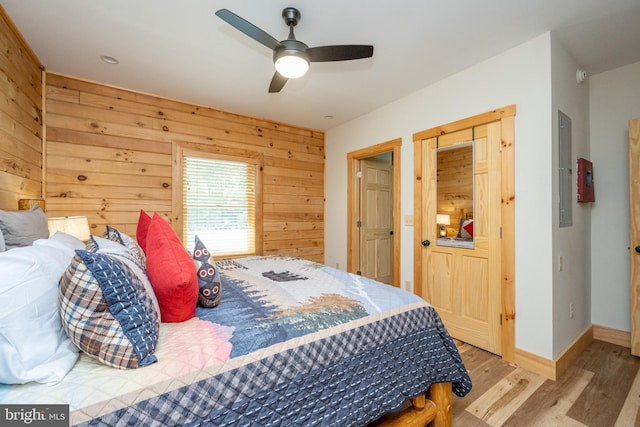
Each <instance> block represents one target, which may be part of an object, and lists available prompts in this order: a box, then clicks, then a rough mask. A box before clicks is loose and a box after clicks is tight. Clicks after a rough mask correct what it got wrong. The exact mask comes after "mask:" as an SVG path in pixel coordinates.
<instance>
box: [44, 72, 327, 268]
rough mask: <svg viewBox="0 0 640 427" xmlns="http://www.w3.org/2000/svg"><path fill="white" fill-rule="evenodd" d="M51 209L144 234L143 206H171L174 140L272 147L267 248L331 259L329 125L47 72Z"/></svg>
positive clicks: (95, 226)
mask: <svg viewBox="0 0 640 427" xmlns="http://www.w3.org/2000/svg"><path fill="white" fill-rule="evenodd" d="M46 83H47V84H46V108H47V112H46V126H47V129H46V130H47V150H46V155H45V158H46V162H45V165H46V175H45V182H46V185H45V189H46V190H45V191H46V202H47V211H48V214H49V216H62V215H86V216H87V217H88V218H89V223H90V225H91V227H92V232H93V233H94V234H101V233H102V232H103V230H104V226H105V225H107V224H109V225H112V226H114V227H116V228H119V229H121V230H122V231H124V232H125V233H127V234H130V235H132V236H135V229H136V224H137V220H138V215H139V212H140V209H141V208H142V209H144V210H145V211H147V212H149V213H152V212H158V213H160V214H161V215H163V216H164V217H165V218H167V220H169V221H170V222H172V223H173V222H174V221H173V220H174V219H175V218H177V215H179V212H173V213H172V186H173V183H172V163H173V158H172V143H174V142H178V143H179V142H190V143H199V144H206V145H210V146H212V147H215V146H228V147H233V148H240V149H246V150H252V151H257V152H260V153H262V154H263V155H264V171H263V178H264V183H263V184H264V185H263V203H264V204H263V210H262V211H263V221H264V222H263V223H264V235H263V242H264V250H263V253H264V254H282V255H291V256H301V257H304V258H307V259H312V260H316V261H318V262H323V261H324V133H323V132H319V131H314V130H309V129H303V128H298V127H294V126H289V125H284V124H280V123H274V122H270V121H266V120H260V119H256V118H251V117H245V116H241V115H237V114H231V113H227V112H223V111H219V110H215V109H212V108H206V107H202V106H196V105H191V104H187V103H183V102H178V101H174V100H170V99H165V98H160V97H156V96H151V95H146V94H141V93H137V92H132V91H128V90H124V89H119V88H114V87H110V86H106V85H102V84H96V83H91V82H87V81H83V80H78V79H74V78H69V77H67V76H62V75H58V74H54V73H47V75H46Z"/></svg>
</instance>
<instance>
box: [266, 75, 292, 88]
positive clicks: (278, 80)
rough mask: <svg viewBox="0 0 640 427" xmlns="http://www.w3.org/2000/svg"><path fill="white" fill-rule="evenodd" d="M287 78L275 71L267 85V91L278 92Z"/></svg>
mask: <svg viewBox="0 0 640 427" xmlns="http://www.w3.org/2000/svg"><path fill="white" fill-rule="evenodd" d="M287 80H289V79H288V78H286V77H285V76H283V75H282V74H280V73H278V72H277V71H276V72H275V74H274V75H273V78H272V79H271V84H270V85H269V93H276V92H280V89H282V88H283V87H284V84H285V83H286V82H287Z"/></svg>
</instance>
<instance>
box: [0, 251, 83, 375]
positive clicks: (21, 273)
mask: <svg viewBox="0 0 640 427" xmlns="http://www.w3.org/2000/svg"><path fill="white" fill-rule="evenodd" d="M71 253H73V252H71ZM71 258H72V256H70V255H69V251H67V250H61V249H57V248H54V247H51V246H45V245H36V246H25V247H20V248H15V249H12V250H10V251H6V252H3V253H0V383H4V384H24V383H27V382H30V381H36V382H39V383H44V384H55V383H57V382H59V381H61V380H62V378H63V377H64V376H65V375H66V374H67V372H69V370H70V369H71V368H72V367H73V365H74V363H75V361H76V359H77V357H78V349H77V347H76V346H75V345H74V344H73V343H72V342H71V340H70V339H69V338H68V337H67V335H66V334H65V332H64V330H63V329H62V323H61V322H60V315H59V314H58V282H59V280H60V277H61V276H62V274H63V273H64V271H65V270H66V269H67V266H68V265H69V263H70V261H71Z"/></svg>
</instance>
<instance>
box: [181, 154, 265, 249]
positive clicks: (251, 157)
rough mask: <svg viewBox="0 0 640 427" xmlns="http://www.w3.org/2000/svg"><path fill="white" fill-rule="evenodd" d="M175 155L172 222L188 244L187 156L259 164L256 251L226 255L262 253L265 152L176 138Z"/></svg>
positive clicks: (256, 175) (256, 179)
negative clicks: (185, 159)
mask: <svg viewBox="0 0 640 427" xmlns="http://www.w3.org/2000/svg"><path fill="white" fill-rule="evenodd" d="M172 151H173V154H172V157H173V165H174V168H173V183H174V185H173V197H172V199H173V202H172V207H171V211H172V215H171V216H172V220H173V221H172V222H173V228H174V230H175V232H176V234H177V235H178V237H180V240H181V242H182V244H183V245H184V246H185V247H187V246H188V245H187V242H186V241H185V239H186V231H185V226H186V224H185V220H184V217H183V213H184V200H185V198H184V192H183V189H184V158H185V157H200V158H206V159H215V160H228V161H233V162H242V163H247V164H252V165H254V167H255V185H256V194H255V203H256V206H255V224H254V226H255V230H254V231H255V233H254V234H255V237H254V238H255V242H254V247H255V252H254V253H246V254H230V255H224V257H225V258H237V257H244V256H251V255H262V254H263V251H264V248H263V188H262V186H263V185H262V183H263V178H262V172H263V169H264V155H263V154H262V153H259V152H256V151H250V150H244V149H240V148H233V147H222V146H219V145H207V144H198V143H192V142H175V141H174V143H173V145H172Z"/></svg>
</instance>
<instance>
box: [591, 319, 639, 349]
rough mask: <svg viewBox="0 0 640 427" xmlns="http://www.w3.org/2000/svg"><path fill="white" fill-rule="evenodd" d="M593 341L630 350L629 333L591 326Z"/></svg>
mask: <svg viewBox="0 0 640 427" xmlns="http://www.w3.org/2000/svg"><path fill="white" fill-rule="evenodd" d="M593 339H594V340H598V341H604V342H608V343H610V344H615V345H619V346H622V347H626V348H629V349H630V348H631V332H626V331H621V330H618V329H612V328H607V327H606V326H599V325H593Z"/></svg>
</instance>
